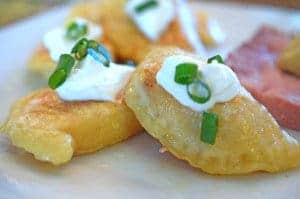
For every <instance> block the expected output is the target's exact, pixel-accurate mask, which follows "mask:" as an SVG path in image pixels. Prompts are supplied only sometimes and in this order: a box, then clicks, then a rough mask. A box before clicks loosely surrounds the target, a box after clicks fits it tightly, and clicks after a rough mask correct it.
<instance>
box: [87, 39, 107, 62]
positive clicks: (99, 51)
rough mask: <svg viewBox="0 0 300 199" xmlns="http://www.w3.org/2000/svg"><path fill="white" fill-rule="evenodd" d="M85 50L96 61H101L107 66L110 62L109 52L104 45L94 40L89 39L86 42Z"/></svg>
mask: <svg viewBox="0 0 300 199" xmlns="http://www.w3.org/2000/svg"><path fill="white" fill-rule="evenodd" d="M87 52H88V54H89V55H91V56H92V57H93V58H94V59H95V60H96V61H98V62H100V63H102V64H103V65H104V66H106V67H108V66H109V64H110V60H111V58H110V54H109V52H108V51H107V50H106V48H104V46H102V45H100V44H98V42H96V41H94V40H89V41H88V43H87Z"/></svg>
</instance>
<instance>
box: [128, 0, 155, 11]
mask: <svg viewBox="0 0 300 199" xmlns="http://www.w3.org/2000/svg"><path fill="white" fill-rule="evenodd" d="M157 5H158V2H157V1H156V0H148V1H146V2H144V3H142V4H140V5H138V6H136V7H135V8H134V10H135V12H136V13H141V12H143V11H145V10H148V9H149V8H154V7H156V6H157Z"/></svg>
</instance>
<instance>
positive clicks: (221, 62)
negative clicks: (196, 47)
mask: <svg viewBox="0 0 300 199" xmlns="http://www.w3.org/2000/svg"><path fill="white" fill-rule="evenodd" d="M213 61H217V62H218V63H220V64H224V61H223V59H222V57H221V56H220V55H215V56H213V57H211V58H209V59H208V60H207V63H208V64H210V63H212V62H213Z"/></svg>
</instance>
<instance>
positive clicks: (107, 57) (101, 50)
mask: <svg viewBox="0 0 300 199" xmlns="http://www.w3.org/2000/svg"><path fill="white" fill-rule="evenodd" d="M98 52H99V53H100V54H101V55H102V56H103V58H104V60H103V64H104V66H107V67H108V66H109V63H110V60H111V58H110V54H109V52H108V51H107V50H106V48H104V46H102V45H100V44H99V46H98Z"/></svg>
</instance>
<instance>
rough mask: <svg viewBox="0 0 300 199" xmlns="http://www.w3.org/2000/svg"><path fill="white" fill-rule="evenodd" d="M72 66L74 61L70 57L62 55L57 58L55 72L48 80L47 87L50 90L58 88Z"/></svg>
mask: <svg viewBox="0 0 300 199" xmlns="http://www.w3.org/2000/svg"><path fill="white" fill-rule="evenodd" d="M74 64H75V60H74V58H73V57H72V56H71V55H68V54H62V55H61V56H60V57H59V61H58V64H57V67H56V70H55V71H54V73H53V74H52V75H51V76H50V78H49V81H48V85H49V87H50V88H52V89H56V88H57V87H59V86H60V85H61V84H62V83H63V82H64V81H65V80H66V78H67V77H68V75H69V74H70V72H71V70H72V68H73V66H74Z"/></svg>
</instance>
